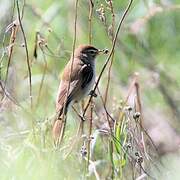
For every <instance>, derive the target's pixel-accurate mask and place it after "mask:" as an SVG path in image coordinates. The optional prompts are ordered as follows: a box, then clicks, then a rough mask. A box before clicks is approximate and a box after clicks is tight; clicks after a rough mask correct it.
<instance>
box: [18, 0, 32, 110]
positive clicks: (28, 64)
mask: <svg viewBox="0 0 180 180" xmlns="http://www.w3.org/2000/svg"><path fill="white" fill-rule="evenodd" d="M16 5H17V11H18V20H19V25H20V28H21V31H22V34H23V39H24V44H25V51H26V61H27V67H28V75H29V95H30V100H31V109H32V106H33V104H32V80H31V66H30V60H29V52H28V47H27V40H26V35H25V32H24V28H23V25H22V22H21V16H20V10H19V3H18V0H16ZM23 6H24V5H23ZM23 9H24V8H23Z"/></svg>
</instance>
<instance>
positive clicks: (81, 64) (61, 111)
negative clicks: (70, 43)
mask: <svg viewBox="0 0 180 180" xmlns="http://www.w3.org/2000/svg"><path fill="white" fill-rule="evenodd" d="M101 52H104V50H100V49H98V48H95V47H94V46H92V45H80V46H79V47H77V48H76V49H75V50H74V53H72V55H71V58H70V61H69V62H68V63H67V64H66V66H65V68H64V71H63V74H62V78H61V81H60V84H59V89H58V93H57V98H56V112H57V114H58V118H57V119H56V120H55V122H54V125H53V139H54V141H57V139H58V137H59V136H60V134H61V131H62V124H63V120H62V118H63V117H62V116H66V114H67V112H68V108H69V106H71V105H72V104H74V103H77V102H79V101H81V100H82V99H83V98H84V97H85V96H87V95H88V94H89V93H90V92H92V91H91V90H92V88H93V85H94V83H95V59H96V57H97V56H98V55H99V54H101ZM105 53H106V52H105Z"/></svg>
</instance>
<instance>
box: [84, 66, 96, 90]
mask: <svg viewBox="0 0 180 180" xmlns="http://www.w3.org/2000/svg"><path fill="white" fill-rule="evenodd" d="M81 77H82V84H81V88H82V89H84V88H85V87H86V86H87V85H88V84H89V83H90V81H91V80H92V78H93V68H92V67H91V66H87V65H86V66H85V67H84V68H83V69H82V72H81Z"/></svg>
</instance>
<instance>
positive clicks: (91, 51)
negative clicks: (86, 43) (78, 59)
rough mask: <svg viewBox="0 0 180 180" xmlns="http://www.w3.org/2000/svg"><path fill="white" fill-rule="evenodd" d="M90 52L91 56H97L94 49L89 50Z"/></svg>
mask: <svg viewBox="0 0 180 180" xmlns="http://www.w3.org/2000/svg"><path fill="white" fill-rule="evenodd" d="M88 52H89V53H90V54H92V55H96V54H97V50H93V49H91V50H89V51H88Z"/></svg>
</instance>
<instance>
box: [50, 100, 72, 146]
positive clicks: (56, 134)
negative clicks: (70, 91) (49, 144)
mask: <svg viewBox="0 0 180 180" xmlns="http://www.w3.org/2000/svg"><path fill="white" fill-rule="evenodd" d="M69 104H70V101H67V103H66V105H65V106H61V108H60V110H59V111H58V113H57V117H56V119H55V121H54V124H53V128H52V135H53V140H54V144H55V146H58V145H59V144H61V142H62V139H63V136H64V130H65V125H66V114H67V111H68V107H69ZM64 108H65V109H64ZM63 111H64V112H63Z"/></svg>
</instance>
